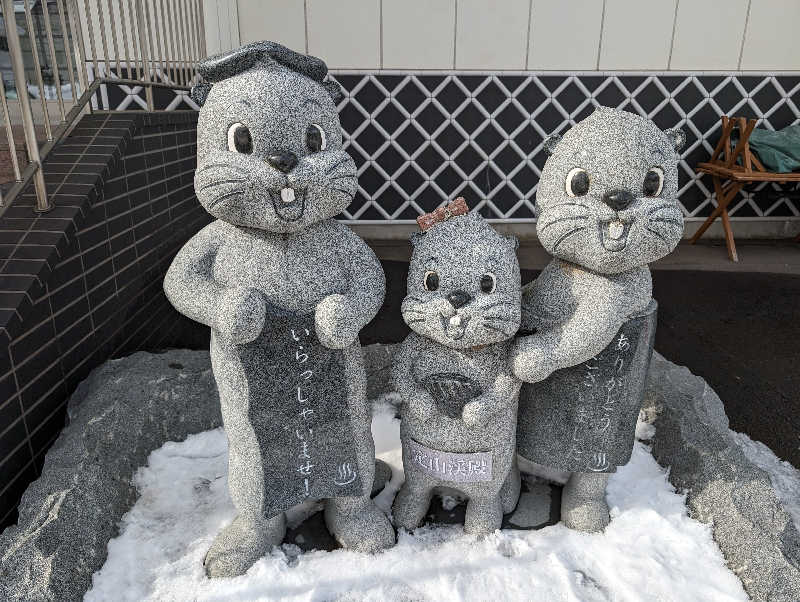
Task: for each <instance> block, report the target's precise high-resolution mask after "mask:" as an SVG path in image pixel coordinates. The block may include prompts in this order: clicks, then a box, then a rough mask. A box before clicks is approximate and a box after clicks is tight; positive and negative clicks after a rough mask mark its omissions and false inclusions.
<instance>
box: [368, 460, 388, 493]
mask: <svg viewBox="0 0 800 602" xmlns="http://www.w3.org/2000/svg"><path fill="white" fill-rule="evenodd" d="M391 480H392V467H391V466H389V465H388V464H387V463H386V462H384V461H383V460H375V476H374V477H373V478H372V493H370V497H375V496H376V495H378V494H379V493H380V492H381V491H383V488H384V487H386V484H387V483H388V482H389V481H391Z"/></svg>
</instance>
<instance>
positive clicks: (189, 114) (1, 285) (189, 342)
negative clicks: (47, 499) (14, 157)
mask: <svg viewBox="0 0 800 602" xmlns="http://www.w3.org/2000/svg"><path fill="white" fill-rule="evenodd" d="M196 125H197V113H195V112H193V111H185V112H183V111H180V112H171V113H156V114H145V113H138V114H137V113H133V112H130V113H127V114H120V113H106V114H103V113H97V114H94V115H88V116H86V117H84V118H83V119H82V120H81V121H80V122H79V123H78V125H77V126H76V128H75V129H74V131H73V132H72V134H71V135H70V136H69V137H68V138H67V139H66V140H65V141H64V142H63V143H62V144H61V145H60V146H59V147H58V148H57V149H56V150H54V151H53V152H52V153H51V154H50V155H49V156H48V158H47V160H46V161H45V165H44V173H45V174H46V178H45V179H46V183H47V190H48V194H49V195H50V197H51V198H52V199H53V201H54V203H55V208H54V209H53V210H52V211H50V212H48V213H46V214H43V215H39V216H37V215H36V214H35V213H34V212H33V210H32V208H33V204H34V196H33V191H32V189H28V190H25V191H24V192H23V194H22V195H20V197H18V198H17V199H16V200H15V202H14V203H13V205H12V206H11V207H9V208H8V209H7V210H6V212H5V213H4V215H3V216H2V217H0V291H1V292H0V529H2V528H3V527H4V526H6V525H8V524H11V523H13V522H14V521H15V520H16V511H15V508H16V505H17V502H18V501H19V497H20V495H21V494H22V492H23V491H24V489H25V487H27V485H28V483H29V482H30V481H31V480H32V479H34V478H36V477H37V475H38V474H39V471H40V470H41V466H42V464H43V461H44V453H45V452H46V451H47V449H48V448H49V446H50V445H51V443H52V442H53V440H54V439H55V438H56V437H57V436H58V433H59V431H60V430H61V428H63V426H64V422H65V415H66V403H67V400H68V398H69V395H70V394H71V393H72V391H73V390H74V389H75V386H76V385H77V384H78V383H79V382H80V381H81V380H83V379H84V378H85V377H86V376H87V375H88V373H89V372H90V371H91V370H92V369H93V368H95V367H96V366H98V365H99V364H100V363H102V362H103V361H105V360H106V359H108V358H109V357H119V356H123V355H127V354H130V353H132V352H134V351H137V350H140V349H158V348H164V347H172V346H180V347H203V346H205V345H207V336H208V335H207V333H206V332H204V330H205V329H200V328H197V326H196V325H195V324H194V323H192V322H190V321H189V320H187V319H185V318H183V317H182V316H179V314H177V313H176V312H175V311H174V310H173V309H172V307H171V306H170V305H169V303H168V302H167V300H166V297H165V296H164V294H163V291H162V288H161V284H162V280H163V277H164V273H165V271H166V269H167V267H168V266H169V264H170V262H171V261H172V258H173V256H174V255H175V253H176V252H177V251H178V249H179V248H180V247H181V246H182V245H183V244H184V243H185V242H186V240H187V239H188V238H189V237H190V236H191V235H192V234H194V233H195V232H196V231H197V230H198V229H200V228H201V227H202V226H204V225H205V224H206V223H208V222H209V220H210V217H209V216H208V214H207V213H206V212H205V211H204V210H203V208H202V207H201V206H200V204H199V203H197V200H196V198H195V196H194V189H193V178H194V168H195V143H196Z"/></svg>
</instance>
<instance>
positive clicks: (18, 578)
mask: <svg viewBox="0 0 800 602" xmlns="http://www.w3.org/2000/svg"><path fill="white" fill-rule="evenodd" d="M68 415H69V425H68V426H67V427H66V428H65V429H64V431H63V432H62V434H61V436H60V437H59V438H58V440H57V441H56V443H55V444H54V445H53V447H52V448H51V449H50V451H48V452H47V456H46V459H45V463H44V468H43V469H42V476H41V477H40V478H39V479H38V480H36V481H34V482H33V483H32V484H31V485H30V487H28V490H27V491H26V492H25V494H24V495H23V496H22V501H21V502H20V506H19V521H18V524H17V525H16V526H12V527H9V528H8V529H6V530H5V531H4V532H3V533H2V534H0V600H15V601H16V600H19V601H28V600H30V601H34V600H35V601H43V600H47V601H50V600H53V601H58V602H68V601H70V600H80V599H82V598H83V594H84V593H85V592H86V590H87V589H88V588H89V586H90V585H91V582H92V573H94V572H95V571H97V570H98V569H100V567H102V566H103V563H104V562H105V560H106V545H107V544H108V541H109V540H110V539H111V538H112V537H115V536H116V534H117V525H118V522H119V520H120V518H121V517H122V515H123V514H124V513H125V512H127V511H128V509H129V508H130V507H131V506H132V505H133V503H134V502H135V501H136V489H135V487H134V485H133V483H132V477H133V474H134V472H135V471H136V469H137V468H138V467H139V466H142V465H144V464H146V462H147V456H148V455H149V454H150V452H151V451H153V450H154V449H157V448H159V447H161V446H162V445H163V444H164V443H165V442H167V441H180V440H182V439H185V438H186V436H187V435H189V434H192V433H197V432H200V431H205V430H208V429H211V428H214V427H217V426H219V425H220V424H221V422H222V419H221V417H220V412H219V399H218V396H217V388H216V386H215V384H214V378H213V375H212V373H211V362H210V360H209V355H208V352H201V351H170V352H169V353H166V354H160V355H156V354H150V353H136V354H134V355H132V356H130V357H127V358H125V359H121V360H112V361H109V362H106V363H105V364H103V365H102V366H101V367H100V368H98V369H97V370H95V371H94V372H92V374H91V375H90V376H89V378H88V379H86V380H85V381H84V382H83V383H81V384H80V385H79V387H78V389H77V391H76V392H75V393H74V394H73V396H72V398H71V400H70V403H69V408H68Z"/></svg>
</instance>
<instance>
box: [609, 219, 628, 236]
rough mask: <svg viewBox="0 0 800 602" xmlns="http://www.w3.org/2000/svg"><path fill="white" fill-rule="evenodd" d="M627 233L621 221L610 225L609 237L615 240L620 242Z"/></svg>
mask: <svg viewBox="0 0 800 602" xmlns="http://www.w3.org/2000/svg"><path fill="white" fill-rule="evenodd" d="M624 232H625V226H624V225H623V223H622V222H621V221H619V220H616V221H613V222H611V223H610V224H608V235H609V236H610V237H611V238H613V239H614V240H619V239H620V238H621V237H622V234H623V233H624Z"/></svg>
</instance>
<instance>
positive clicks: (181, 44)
mask: <svg viewBox="0 0 800 602" xmlns="http://www.w3.org/2000/svg"><path fill="white" fill-rule="evenodd" d="M0 2H1V4H0V6H1V7H2V16H3V21H4V22H5V27H4V30H5V35H6V40H7V48H8V55H9V59H10V61H9V62H10V66H9V67H8V68H6V71H10V74H8V75H10V76H11V80H10V82H9V80H8V79H6V78H5V77H3V76H4V75H6V73H3V67H2V66H0V109H2V112H3V123H4V126H5V130H6V138H7V141H8V151H9V156H10V162H11V167H12V170H13V177H14V183H13V184H12V186H11V187H10V189H9V190H8V191H7V193H6V194H5V198H3V196H2V195H1V194H0V214H2V212H3V211H4V209H5V208H6V207H7V206H8V205H9V204H10V203H11V202H12V201H13V199H14V198H15V197H16V196H17V195H18V194H19V193H20V192H21V191H22V190H23V189H24V188H25V187H26V186H27V185H28V184H29V183H30V182H31V180H33V183H34V189H35V192H36V205H35V210H36V211H38V212H46V211H49V210H50V209H51V208H52V202H51V200H50V199H49V198H48V194H47V188H46V185H45V178H44V173H43V169H42V161H43V160H44V159H45V157H47V155H48V153H50V151H51V150H52V149H53V147H54V146H55V145H56V144H57V143H58V142H59V141H60V140H61V139H62V138H63V137H64V136H65V135H66V134H67V133H69V132H70V131H71V130H72V128H73V127H74V125H75V124H76V123H77V121H78V119H79V118H80V116H81V115H83V114H84V113H85V112H87V111H89V112H91V111H94V110H97V109H98V108H101V107H102V106H103V103H102V95H103V94H104V92H105V89H104V87H105V86H108V85H121V86H141V87H142V88H144V91H145V101H146V110H148V111H154V110H155V106H154V102H153V88H154V87H163V88H170V89H173V90H175V91H176V92H183V93H185V92H187V91H188V90H189V89H190V88H191V86H192V85H193V84H194V83H195V82H196V81H198V80H199V76H198V74H197V71H196V69H195V65H196V64H197V62H198V61H199V60H200V59H201V58H202V57H204V56H205V55H206V41H205V27H204V18H203V2H202V0H16V1H15V0H0ZM0 36H2V33H0ZM1 41H2V40H0V42H1ZM1 48H2V44H1V43H0V56H1V54H2V50H1ZM4 80H5V81H4ZM7 82H9V83H10V84H11V86H12V87H13V89H12V88H11V87H8V86H7V85H6V83H7ZM132 93H135V88H134V91H133V92H132ZM37 99H38V101H39V102H38V103H34V102H32V100H34V101H35V100H37ZM37 104H41V108H40V109H39V108H38V107H36V105H37ZM142 108H145V107H142ZM52 113H55V116H53V115H52ZM14 126H17V127H16V130H17V131H18V132H19V130H21V132H22V134H23V140H17V139H15V136H14V132H15V127H14ZM37 132H38V133H39V135H37ZM18 147H20V148H22V147H24V150H25V152H26V154H27V164H26V165H24V166H21V165H20V160H19V157H18V156H17V148H18Z"/></svg>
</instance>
